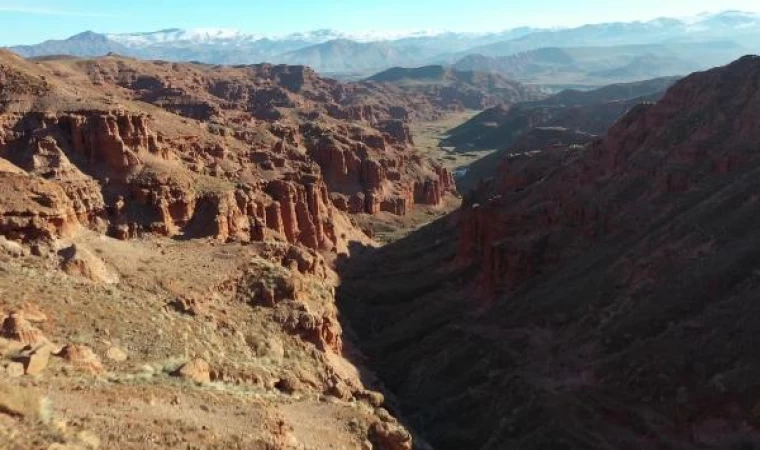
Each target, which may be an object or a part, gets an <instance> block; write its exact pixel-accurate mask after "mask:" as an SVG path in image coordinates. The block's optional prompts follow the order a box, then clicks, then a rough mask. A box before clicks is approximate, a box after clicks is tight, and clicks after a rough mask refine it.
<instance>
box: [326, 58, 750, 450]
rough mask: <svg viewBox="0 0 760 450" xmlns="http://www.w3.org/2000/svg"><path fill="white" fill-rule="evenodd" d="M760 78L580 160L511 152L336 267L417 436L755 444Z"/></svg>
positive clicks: (664, 116)
mask: <svg viewBox="0 0 760 450" xmlns="http://www.w3.org/2000/svg"><path fill="white" fill-rule="evenodd" d="M758 79H760V60H759V59H758V58H757V57H751V56H748V57H745V58H742V59H740V60H738V61H736V62H734V63H732V64H730V65H728V66H726V67H721V68H717V69H713V70H710V71H707V72H703V73H696V74H693V75H691V76H688V77H686V78H685V79H683V80H681V81H679V82H678V83H677V84H676V85H675V86H673V87H672V88H671V89H669V90H668V92H667V94H665V96H664V97H663V98H662V99H661V100H660V101H659V102H657V103H652V104H650V103H644V104H641V105H639V106H636V107H634V108H633V109H632V110H631V111H630V112H629V113H627V114H626V115H625V116H624V117H623V118H622V119H621V120H619V121H618V122H617V123H616V124H615V125H614V126H613V127H612V128H611V129H610V130H609V132H608V133H607V136H606V137H604V138H603V139H600V140H597V141H595V142H593V143H591V144H590V145H589V146H587V147H580V148H574V149H567V148H557V149H542V150H539V151H535V152H526V153H523V154H520V155H512V156H510V157H507V158H505V159H504V160H503V162H502V164H501V165H500V166H499V169H498V171H497V174H496V176H495V177H494V179H493V180H492V182H490V183H486V184H483V185H481V187H480V188H479V189H477V190H476V191H475V192H474V193H473V194H472V195H471V196H469V197H468V198H467V199H466V200H465V205H464V206H463V207H462V209H461V210H459V211H457V212H456V213H455V214H453V215H451V216H450V217H448V218H446V219H442V220H440V221H438V222H436V223H434V224H431V225H430V226H428V227H426V228H424V229H422V230H420V231H419V232H417V233H414V234H412V235H411V236H410V237H408V238H407V239H405V240H404V241H402V242H399V243H397V244H391V245H389V246H387V247H385V248H383V249H380V250H378V251H376V252H373V253H371V254H369V255H365V256H364V257H361V258H356V259H355V260H353V261H352V262H351V265H350V266H348V265H347V266H345V268H344V272H343V275H344V284H343V285H342V287H341V288H340V291H339V297H340V299H341V308H342V311H343V312H344V313H346V314H347V315H348V317H349V318H350V323H352V325H353V329H354V330H355V331H356V332H357V334H358V336H359V341H360V342H361V343H362V347H363V348H364V349H365V350H366V352H367V353H368V354H369V356H370V357H371V358H373V359H374V360H375V364H376V367H380V368H381V369H379V375H380V377H381V378H382V379H383V381H384V382H385V383H386V385H387V386H388V388H389V390H390V391H391V392H392V393H393V394H395V395H396V396H397V397H398V398H401V399H403V403H402V409H403V411H404V412H405V413H406V414H407V417H408V418H409V423H410V424H411V425H413V426H414V427H415V428H417V429H418V430H420V431H421V432H422V433H423V435H424V436H425V437H427V438H428V439H429V440H430V441H431V442H432V444H433V445H435V446H436V448H442V449H449V448H451V449H455V448H464V447H467V448H482V449H496V448H525V449H530V448H549V447H550V448H572V449H576V448H577V449H600V448H609V449H619V448H652V449H654V448H662V447H663V446H674V447H676V448H684V449H692V448H693V449H696V448H736V446H742V445H749V446H752V445H755V444H756V442H757V438H756V436H757V430H756V429H757V423H756V404H757V398H756V396H755V395H754V392H755V390H756V386H755V383H754V382H753V381H752V380H753V379H754V375H753V374H755V373H756V369H755V367H756V366H757V364H756V362H757V361H756V360H757V357H756V355H755V354H754V353H753V352H752V351H751V350H750V348H751V344H750V343H752V342H755V341H756V340H757V333H756V330H754V328H753V327H751V326H749V322H748V321H747V320H748V319H749V321H751V318H752V317H755V316H756V315H757V314H758V309H757V307H756V306H754V302H753V300H752V299H753V298H755V296H756V295H757V289H756V283H755V281H754V280H755V275H756V274H755V273H754V272H755V269H754V267H755V265H756V262H757V257H756V256H757V255H756V252H755V250H754V248H755V243H756V242H757V238H758V237H757V233H755V231H754V228H753V227H752V226H751V224H752V223H754V221H755V220H756V219H757V213H756V210H757V208H755V206H754V205H755V201H756V192H757V188H758V186H757V183H756V181H755V180H756V179H757V177H756V176H755V171H756V170H757V167H758V158H757V150H758V148H757V141H758V136H757V127H756V126H753V124H754V123H757V121H758V118H760V109H758V108H759V107H760V102H758V100H760V90H758V84H757V80H758ZM383 267H388V268H391V269H386V270H384V269H382V268H383ZM378 279H380V280H382V282H378V281H376V280H378ZM442 348H445V349H446V350H445V351H444V352H441V351H440V349H442Z"/></svg>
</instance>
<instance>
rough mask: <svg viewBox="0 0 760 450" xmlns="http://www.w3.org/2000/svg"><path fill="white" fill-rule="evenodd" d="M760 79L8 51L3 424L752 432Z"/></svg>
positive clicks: (246, 432)
mask: <svg viewBox="0 0 760 450" xmlns="http://www.w3.org/2000/svg"><path fill="white" fill-rule="evenodd" d="M758 80H760V58H758V57H753V56H747V57H744V58H741V59H739V60H737V61H735V62H733V63H731V64H729V65H727V66H725V67H718V68H715V69H711V70H709V71H705V72H698V73H694V74H692V75H689V76H687V77H685V78H682V79H676V78H663V79H656V80H650V81H646V82H637V83H630V84H622V85H621V84H618V85H612V86H608V87H604V88H600V89H596V90H589V91H583V92H582V91H572V90H569V91H563V92H560V93H559V94H556V95H552V96H549V95H547V94H546V93H545V92H543V91H541V90H539V89H536V88H535V87H531V86H526V85H523V84H521V83H519V82H515V81H512V80H510V79H508V78H506V77H504V76H502V75H498V74H483V73H476V72H462V71H456V70H452V69H448V68H445V67H443V66H427V67H423V68H420V69H391V70H389V71H387V72H383V73H380V74H378V75H376V76H374V77H372V78H370V79H367V80H364V81H359V82H342V81H336V80H333V79H330V78H327V77H323V76H321V75H319V74H318V73H316V72H315V71H314V70H312V69H310V68H308V67H305V66H286V65H272V64H257V65H245V66H243V65H241V66H220V65H209V64H201V63H178V62H166V61H145V60H139V59H134V58H129V57H124V56H119V55H115V54H111V55H108V56H104V57H98V58H95V59H79V58H70V57H46V58H37V59H24V58H21V57H19V56H17V55H15V54H13V53H10V52H7V51H0V448H3V447H2V446H1V445H5V443H6V442H7V443H9V444H8V448H10V449H14V450H15V449H19V450H26V449H36V448H43V449H50V450H55V449H57V450H78V449H88V448H89V449H93V448H100V447H102V448H120V449H121V448H125V449H131V448H134V449H146V448H148V449H150V448H155V449H159V448H219V449H222V448H224V449H226V448H252V449H262V450H263V449H266V450H272V449H304V450H305V449H323V448H324V449H327V448H346V449H353V448H356V449H362V450H371V449H379V450H412V449H413V448H414V449H437V450H441V449H463V448H474V449H484V450H485V449H504V448H520V449H539V448H553V449H554V448H567V449H628V448H630V449H650V448H651V449H660V448H679V449H701V448H725V449H729V448H753V446H755V445H757V442H759V441H758V438H757V436H758V429H757V427H758V426H760V424H758V423H757V409H758V400H759V399H758V398H757V397H755V394H756V391H757V386H756V382H755V381H753V380H755V379H757V376H756V375H757V370H756V367H758V364H757V362H758V361H757V356H756V355H755V352H754V351H753V345H752V344H753V343H754V342H755V341H756V340H757V333H756V332H755V331H754V327H753V323H754V321H753V318H754V317H755V316H757V315H758V312H759V311H758V309H757V307H755V305H754V304H755V303H756V302H754V301H753V300H754V299H755V298H756V296H757V292H756V290H757V288H756V285H757V283H756V281H757V280H756V278H757V273H756V272H757V268H756V265H757V263H758V258H757V250H756V245H755V244H756V243H757V240H758V236H757V235H756V234H757V233H756V232H755V231H754V227H753V226H752V224H754V223H755V222H756V219H757V213H756V211H757V208H756V206H757V205H756V202H757V192H758V186H757V176H756V175H757V174H756V173H755V172H756V170H757V168H758V159H757V157H756V154H757V150H758V142H760V136H758V131H757V130H758V129H759V128H758V127H757V126H755V125H757V123H758V121H760V84H758ZM475 111H481V112H480V113H478V114H476V113H475ZM460 116H461V117H465V116H467V117H471V118H470V120H468V121H467V122H465V123H464V124H461V125H459V126H457V127H454V128H453V129H451V130H448V131H446V133H445V136H444V137H441V143H440V145H438V146H437V147H436V148H428V147H427V146H419V145H418V144H417V141H418V140H420V139H424V140H430V139H432V138H431V137H430V136H420V135H419V134H418V133H415V132H414V131H413V130H419V129H420V128H419V124H421V123H433V124H434V123H440V121H445V120H450V119H451V117H460ZM435 139H437V137H436V138H435ZM480 150H489V151H490V150H496V151H495V152H493V153H491V154H490V155H489V156H486V157H485V158H483V159H482V160H480V161H478V162H475V163H474V164H472V165H468V166H467V167H464V168H462V167H459V166H457V164H459V161H460V159H459V158H460V157H461V155H462V154H463V153H467V152H471V151H480ZM457 169H467V173H466V174H465V177H458V178H455V176H454V173H455V172H457ZM468 177H469V178H468ZM458 188H459V189H458ZM417 228H418V229H417ZM378 229H386V231H387V230H390V232H388V233H387V234H384V235H383V236H376V230H378ZM388 236H390V237H388ZM386 238H387V239H386ZM383 244H384V245H383Z"/></svg>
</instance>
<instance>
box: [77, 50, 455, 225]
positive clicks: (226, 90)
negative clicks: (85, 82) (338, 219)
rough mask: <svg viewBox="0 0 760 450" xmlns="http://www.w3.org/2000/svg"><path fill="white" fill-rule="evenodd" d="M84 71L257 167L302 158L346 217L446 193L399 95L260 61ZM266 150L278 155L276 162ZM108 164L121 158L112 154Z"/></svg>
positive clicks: (109, 61) (432, 200) (113, 65)
mask: <svg viewBox="0 0 760 450" xmlns="http://www.w3.org/2000/svg"><path fill="white" fill-rule="evenodd" d="M89 74H90V78H92V77H95V79H96V80H97V82H98V83H100V84H102V85H103V86H108V85H113V86H118V87H120V88H124V89H126V90H127V93H128V94H129V95H132V96H133V97H134V98H136V99H139V100H142V101H146V102H150V103H153V104H155V105H156V106H159V107H161V108H163V109H165V110H167V111H170V112H173V113H176V114H179V115H182V116H184V117H188V118H192V119H196V120H199V121H203V122H208V123H209V127H210V129H211V130H212V131H213V132H215V133H218V134H220V135H221V136H223V137H224V136H233V137H235V138H236V139H240V140H241V141H243V142H244V143H245V144H247V145H249V146H252V147H253V150H254V151H255V152H256V153H257V156H256V158H257V159H259V160H260V161H259V162H260V165H261V167H262V168H264V169H277V168H282V167H283V166H284V165H286V164H285V163H283V160H282V159H280V158H282V157H284V158H285V159H286V160H291V161H292V160H294V159H302V158H303V156H304V153H306V154H307V155H308V157H309V158H311V159H312V160H313V161H314V162H316V163H317V164H318V165H319V166H320V168H321V169H322V172H323V173H324V174H325V181H326V183H327V185H328V188H329V190H330V191H331V192H338V193H340V194H341V196H340V199H339V200H338V205H339V206H341V208H342V209H344V210H345V211H349V212H351V213H359V212H362V213H369V214H375V213H377V212H379V211H381V210H385V211H388V212H392V213H405V212H406V211H408V210H409V209H410V208H412V207H413V205H414V203H415V202H418V203H424V204H433V205H437V204H439V203H440V198H441V197H443V196H445V195H447V194H448V193H449V192H450V191H451V189H449V188H446V187H444V186H445V185H446V184H448V182H447V181H446V180H441V179H440V177H439V175H438V174H437V171H439V170H440V169H439V168H438V167H437V166H435V165H434V164H431V163H429V162H425V161H423V160H422V159H421V158H419V157H415V154H414V152H413V151H412V146H413V140H412V137H411V133H410V131H409V127H408V125H407V123H406V122H405V121H406V120H408V119H409V118H410V117H411V115H410V113H409V112H408V111H407V110H406V105H408V104H411V102H410V101H409V99H408V97H407V95H408V94H406V93H403V92H402V91H385V90H384V89H381V88H379V87H378V88H372V85H371V84H370V85H355V84H342V83H339V82H337V81H334V80H329V79H324V78H321V77H319V76H318V75H317V74H315V73H314V72H313V71H312V70H310V69H308V68H304V67H288V66H271V65H266V64H263V65H255V66H247V67H245V68H215V69H213V70H211V69H209V68H208V67H204V66H196V65H190V64H187V65H179V64H172V65H158V64H151V63H140V62H136V61H130V60H119V59H116V58H105V59H101V60H98V61H93V62H91V63H89ZM420 108H423V109H424V108H427V107H426V106H420ZM272 150H274V151H275V153H281V154H283V153H284V154H283V155H282V156H278V157H276V158H275V157H273V155H271V153H272ZM220 151H221V153H220V154H224V150H223V149H220ZM115 159H116V160H117V161H116V163H118V161H119V160H120V159H123V158H122V157H121V156H120V155H119V154H118V152H117V154H116V156H115ZM418 184H419V185H420V186H417V185H418ZM439 186H440V187H439ZM349 204H350V205H353V206H352V207H350V208H348V207H345V205H349ZM383 205H386V206H385V207H383Z"/></svg>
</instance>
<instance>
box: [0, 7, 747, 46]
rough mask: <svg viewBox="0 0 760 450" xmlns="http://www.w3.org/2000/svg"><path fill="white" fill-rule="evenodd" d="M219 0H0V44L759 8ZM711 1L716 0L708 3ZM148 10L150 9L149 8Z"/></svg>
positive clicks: (611, 18)
mask: <svg viewBox="0 0 760 450" xmlns="http://www.w3.org/2000/svg"><path fill="white" fill-rule="evenodd" d="M240 3H241V2H239V1H233V0H217V1H215V2H213V3H209V2H200V1H197V0H191V1H184V2H182V1H179V0H168V1H164V2H161V3H160V4H156V2H148V1H146V0H134V1H132V2H130V3H129V4H127V5H124V4H118V5H116V4H109V3H103V2H100V1H94V0H70V1H67V2H62V1H51V0H48V1H39V2H37V3H35V6H34V7H30V6H25V5H23V4H21V3H20V2H15V1H2V0H0V26H1V27H2V28H3V29H4V30H6V31H5V32H4V33H2V36H0V45H7V46H10V45H20V44H32V43H38V42H42V41H45V40H48V39H62V38H67V37H69V36H72V35H74V34H77V33H80V32H82V31H86V30H92V31H95V32H98V33H129V32H150V31H156V30H161V29H168V28H183V29H196V28H207V29H234V30H238V31H240V32H242V33H247V34H261V35H267V36H277V35H285V34H289V33H296V32H307V31H311V30H318V29H332V30H336V31H340V32H344V33H348V34H362V33H367V32H375V33H388V34H398V33H404V32H416V31H424V30H433V31H455V32H491V31H502V30H506V29H511V28H516V27H522V26H527V27H541V28H551V27H574V26H580V25H584V24H593V23H602V22H632V21H641V20H651V19H655V18H658V17H689V16H696V15H698V14H700V13H705V12H709V13H716V12H720V11H726V10H741V11H747V12H760V5H758V2H756V1H746V0H740V1H726V2H723V3H722V4H721V5H720V8H715V7H714V6H712V7H710V6H706V3H704V2H694V1H684V0H676V1H671V2H668V3H667V4H663V3H664V2H658V1H653V0H643V1H640V2H637V3H636V5H630V4H627V5H623V6H620V5H617V4H615V5H613V4H611V3H610V2H603V1H600V0H591V1H585V2H580V3H578V2H576V3H575V4H572V5H570V4H567V3H566V2H561V1H559V0H538V1H534V2H531V3H530V4H520V5H505V4H504V3H503V2H502V1H498V0H476V1H474V2H468V3H467V5H466V6H463V5H462V4H461V3H458V2H457V3H455V2H453V1H450V0H445V1H431V0H421V1H417V2H415V3H414V4H407V3H404V2H402V1H401V0H387V1H382V2H381V1H379V0H369V1H364V2H361V3H360V4H357V2H346V1H335V0H333V1H330V0H316V1H306V0H283V1H280V2H269V3H260V2H257V3H255V4H240ZM712 5H714V3H713V4H712ZM146 12H149V14H146Z"/></svg>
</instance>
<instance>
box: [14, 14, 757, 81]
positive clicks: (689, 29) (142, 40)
mask: <svg viewBox="0 0 760 450" xmlns="http://www.w3.org/2000/svg"><path fill="white" fill-rule="evenodd" d="M705 46H707V49H708V50H707V54H703V53H702V52H701V49H704V48H705ZM602 48H603V49H602ZM11 50H13V51H14V52H16V53H19V54H20V55H22V56H25V57H41V56H48V55H60V54H66V55H72V56H80V57H93V56H101V55H104V54H107V53H118V54H122V55H125V56H133V57H138V58H145V59H164V60H170V61H198V62H205V63H210V64H253V63H260V62H271V63H282V64H295V65H309V66H312V67H313V68H315V69H316V70H318V71H320V72H323V73H327V74H334V75H343V76H350V75H354V76H356V77H363V76H367V75H370V74H372V73H375V72H379V71H382V70H385V69H388V68H390V67H394V66H404V67H416V66H426V65H454V67H456V68H457V69H461V70H477V71H483V70H485V71H497V72H501V73H504V74H506V75H509V76H512V77H514V78H517V79H518V80H521V81H531V82H537V83H542V82H544V81H545V80H544V79H543V78H544V75H547V76H551V77H552V78H554V79H556V78H557V77H556V76H555V74H557V73H559V74H561V75H563V77H564V78H567V81H568V82H581V83H583V82H586V83H589V82H597V81H599V80H602V81H604V82H609V81H619V80H628V79H641V78H647V77H649V78H651V77H655V76H665V75H677V74H683V73H686V72H688V71H692V70H696V69H701V68H706V67H709V66H714V65H717V64H724V63H728V62H729V61H731V60H732V59H734V58H736V57H737V56H739V55H741V54H745V53H752V52H758V51H760V14H754V13H746V12H741V11H726V12H722V13H718V14H704V15H700V16H697V17H693V18H689V19H671V18H660V19H656V20H651V21H646V22H630V23H602V24H594V25H584V26H582V27H577V28H567V29H536V28H527V27H523V28H516V29H511V30H506V31H502V32H492V33H455V32H441V33H435V32H415V33H407V34H381V33H365V34H361V35H356V34H347V33H341V32H337V31H333V30H316V31H311V32H306V33H295V34H290V35H286V36H280V37H271V36H262V35H256V34H246V33H241V32H239V31H235V30H225V29H195V30H183V29H177V28H172V29H166V30H160V31H155V32H146V33H127V34H98V33H94V32H91V31H88V32H84V33H81V34H78V35H76V36H72V37H70V38H68V39H65V40H53V41H46V42H43V43H40V44H36V45H25V46H17V47H12V48H11Z"/></svg>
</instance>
